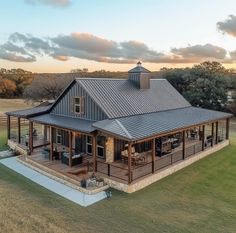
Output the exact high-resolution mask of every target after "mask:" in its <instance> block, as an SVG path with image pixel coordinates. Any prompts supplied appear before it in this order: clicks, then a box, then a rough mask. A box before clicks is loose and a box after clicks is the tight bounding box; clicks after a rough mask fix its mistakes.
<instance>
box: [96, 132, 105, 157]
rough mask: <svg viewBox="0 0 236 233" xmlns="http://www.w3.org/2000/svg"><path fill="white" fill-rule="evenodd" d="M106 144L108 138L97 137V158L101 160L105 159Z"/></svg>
mask: <svg viewBox="0 0 236 233" xmlns="http://www.w3.org/2000/svg"><path fill="white" fill-rule="evenodd" d="M105 143H106V137H104V136H97V156H98V157H101V158H105V150H104V148H105Z"/></svg>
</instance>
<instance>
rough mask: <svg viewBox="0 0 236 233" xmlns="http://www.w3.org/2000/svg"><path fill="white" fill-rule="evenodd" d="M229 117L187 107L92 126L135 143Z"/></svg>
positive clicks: (105, 121) (110, 120) (229, 115)
mask: <svg viewBox="0 0 236 233" xmlns="http://www.w3.org/2000/svg"><path fill="white" fill-rule="evenodd" d="M231 116H232V114H229V113H224V112H218V111H213V110H207V109H202V108H196V107H187V108H182V109H174V110H169V111H163V112H155V113H149V114H142V115H136V116H130V117H123V118H118V119H106V120H103V121H99V122H96V123H94V124H93V126H94V127H95V128H97V129H99V130H101V131H104V132H106V133H111V134H114V135H117V136H119V137H122V138H125V139H127V140H130V141H135V140H140V139H144V138H147V137H151V136H154V135H158V134H161V133H167V132H171V131H174V130H178V129H182V128H188V127H191V126H194V125H198V124H202V123H206V122H209V121H214V120H219V119H223V118H227V117H231Z"/></svg>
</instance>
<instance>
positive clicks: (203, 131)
mask: <svg viewBox="0 0 236 233" xmlns="http://www.w3.org/2000/svg"><path fill="white" fill-rule="evenodd" d="M202 150H203V151H204V150H205V125H203V126H202Z"/></svg>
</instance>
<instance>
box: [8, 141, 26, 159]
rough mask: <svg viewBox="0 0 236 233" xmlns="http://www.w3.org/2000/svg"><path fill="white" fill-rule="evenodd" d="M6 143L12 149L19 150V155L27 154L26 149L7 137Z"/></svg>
mask: <svg viewBox="0 0 236 233" xmlns="http://www.w3.org/2000/svg"><path fill="white" fill-rule="evenodd" d="M7 144H8V146H9V147H10V148H11V149H12V150H14V151H17V152H19V153H20V154H21V155H27V150H25V149H24V148H22V147H21V146H20V145H19V144H18V143H17V142H14V141H12V140H10V139H8V141H7Z"/></svg>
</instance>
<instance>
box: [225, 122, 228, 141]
mask: <svg viewBox="0 0 236 233" xmlns="http://www.w3.org/2000/svg"><path fill="white" fill-rule="evenodd" d="M225 137H226V140H228V139H229V118H227V119H226V135H225Z"/></svg>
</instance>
